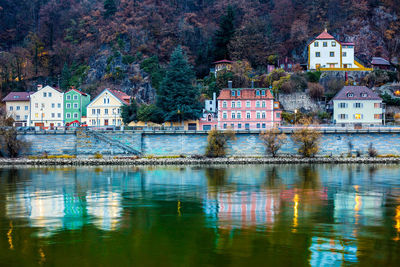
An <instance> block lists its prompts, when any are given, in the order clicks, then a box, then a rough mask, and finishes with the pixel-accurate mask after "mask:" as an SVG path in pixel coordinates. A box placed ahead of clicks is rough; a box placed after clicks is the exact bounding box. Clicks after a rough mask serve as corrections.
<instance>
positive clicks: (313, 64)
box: [307, 29, 372, 71]
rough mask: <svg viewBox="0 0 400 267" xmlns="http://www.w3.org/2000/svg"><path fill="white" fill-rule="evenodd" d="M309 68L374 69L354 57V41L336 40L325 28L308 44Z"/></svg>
mask: <svg viewBox="0 0 400 267" xmlns="http://www.w3.org/2000/svg"><path fill="white" fill-rule="evenodd" d="M307 69H308V70H317V69H319V70H322V71H323V70H327V71H328V70H349V71H350V70H351V71H367V70H372V69H369V68H366V67H364V66H363V65H362V64H360V63H359V62H357V60H356V59H355V58H354V43H345V42H340V41H338V40H336V39H335V38H334V37H333V36H332V35H330V34H329V33H328V32H327V30H326V29H325V31H324V32H322V33H321V34H320V35H318V36H317V37H316V38H315V39H314V40H312V41H311V42H310V43H309V44H308V64H307Z"/></svg>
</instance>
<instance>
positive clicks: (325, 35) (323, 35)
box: [315, 30, 335, 39]
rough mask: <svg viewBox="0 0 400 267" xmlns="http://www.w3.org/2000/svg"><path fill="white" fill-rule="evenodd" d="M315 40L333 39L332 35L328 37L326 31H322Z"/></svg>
mask: <svg viewBox="0 0 400 267" xmlns="http://www.w3.org/2000/svg"><path fill="white" fill-rule="evenodd" d="M315 39H335V37H333V36H332V35H330V34H329V33H328V32H327V31H326V30H325V31H323V32H322V33H321V34H320V35H318V36H317V38H315Z"/></svg>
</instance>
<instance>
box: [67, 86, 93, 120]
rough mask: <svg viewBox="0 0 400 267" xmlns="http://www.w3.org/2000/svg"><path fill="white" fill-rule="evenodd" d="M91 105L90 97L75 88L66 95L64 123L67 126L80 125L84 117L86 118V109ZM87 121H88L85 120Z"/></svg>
mask: <svg viewBox="0 0 400 267" xmlns="http://www.w3.org/2000/svg"><path fill="white" fill-rule="evenodd" d="M89 103H90V95H88V94H85V93H83V92H81V91H79V90H77V89H75V88H72V89H70V90H69V91H68V92H66V93H65V94H64V122H65V125H66V126H69V125H71V124H74V125H76V126H78V125H80V124H81V123H82V122H83V121H82V117H86V107H87V105H89ZM85 120H86V119H85Z"/></svg>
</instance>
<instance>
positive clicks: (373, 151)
mask: <svg viewBox="0 0 400 267" xmlns="http://www.w3.org/2000/svg"><path fill="white" fill-rule="evenodd" d="M368 156H370V157H371V158H375V157H377V156H378V151H377V150H376V149H375V148H374V146H373V145H372V143H370V144H369V146H368Z"/></svg>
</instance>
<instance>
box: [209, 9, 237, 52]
mask: <svg viewBox="0 0 400 267" xmlns="http://www.w3.org/2000/svg"><path fill="white" fill-rule="evenodd" d="M234 20H235V14H234V12H233V8H232V7H231V6H228V9H227V11H226V14H225V15H224V16H222V17H221V21H220V23H219V29H218V30H217V32H216V33H215V52H214V55H215V60H221V59H229V58H230V57H229V51H228V45H229V42H230V41H231V39H232V37H233V35H234V33H235V26H234Z"/></svg>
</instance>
